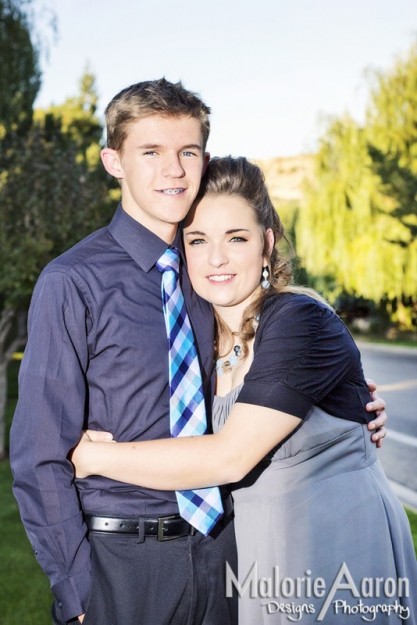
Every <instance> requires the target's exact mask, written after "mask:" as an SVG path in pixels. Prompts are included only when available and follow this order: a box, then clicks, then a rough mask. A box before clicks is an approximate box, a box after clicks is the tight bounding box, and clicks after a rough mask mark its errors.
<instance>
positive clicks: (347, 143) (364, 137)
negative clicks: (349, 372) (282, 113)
mask: <svg viewBox="0 0 417 625" xmlns="http://www.w3.org/2000/svg"><path fill="white" fill-rule="evenodd" d="M416 98H417V54H416V48H415V47H414V48H413V49H412V50H411V52H410V54H409V55H408V56H407V58H406V59H405V60H403V61H399V62H397V64H395V66H394V67H393V69H392V70H391V71H390V72H387V73H385V74H382V73H375V74H374V75H373V89H372V92H371V99H370V104H369V109H368V117H367V123H366V124H365V126H364V127H363V128H361V127H359V125H358V124H357V123H356V122H355V121H354V120H353V119H351V118H349V117H344V118H342V119H335V120H333V121H332V122H331V123H330V124H329V126H328V129H327V132H326V133H325V134H324V136H323V138H322V140H321V143H320V147H319V150H318V153H317V155H316V159H315V160H316V162H315V166H316V171H315V181H314V183H313V184H311V185H310V188H309V191H308V193H307V195H306V202H305V205H304V206H303V209H302V210H301V211H300V214H299V219H298V222H297V247H298V252H299V254H300V256H301V257H302V260H303V264H304V266H305V268H306V269H307V270H308V272H309V273H310V274H311V275H312V276H313V277H314V278H315V279H316V281H317V282H316V283H317V284H318V285H319V288H322V289H323V290H324V291H325V294H326V295H327V296H328V297H330V299H332V300H333V301H334V300H335V298H336V297H337V296H338V295H340V294H341V293H347V294H350V295H354V296H356V297H358V298H359V297H361V298H365V299H368V300H371V301H372V302H374V303H375V304H377V305H380V306H382V307H384V308H385V309H386V310H387V312H388V313H389V314H390V316H391V318H392V319H393V320H394V321H396V322H397V323H398V324H399V325H400V326H401V327H403V328H406V329H411V328H413V327H416V325H417V310H416V301H417V240H416V237H415V234H416V227H417V210H416V209H417V203H416V198H417V196H416V193H417V142H416V138H417V137H416V134H417V107H416V103H417V102H416Z"/></svg>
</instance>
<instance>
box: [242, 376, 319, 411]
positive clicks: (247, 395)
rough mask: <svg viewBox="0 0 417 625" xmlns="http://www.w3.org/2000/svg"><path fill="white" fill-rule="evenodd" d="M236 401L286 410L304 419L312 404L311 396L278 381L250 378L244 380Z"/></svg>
mask: <svg viewBox="0 0 417 625" xmlns="http://www.w3.org/2000/svg"><path fill="white" fill-rule="evenodd" d="M236 401H237V402H239V403H241V404H252V405H254V406H262V407H263V408H272V410H279V411H280V412H286V413H287V414H290V415H293V416H294V417H298V418H299V419H304V418H305V417H306V416H307V413H308V412H309V410H310V408H311V407H312V406H313V404H314V402H313V400H312V399H311V397H308V396H307V395H303V394H302V393H300V392H299V391H296V390H294V389H292V388H290V387H289V386H285V384H282V383H280V382H275V383H274V384H261V383H259V381H254V382H253V383H252V382H251V381H250V380H248V381H246V380H245V382H244V384H243V388H242V390H241V391H240V393H239V396H238V398H237V400H236Z"/></svg>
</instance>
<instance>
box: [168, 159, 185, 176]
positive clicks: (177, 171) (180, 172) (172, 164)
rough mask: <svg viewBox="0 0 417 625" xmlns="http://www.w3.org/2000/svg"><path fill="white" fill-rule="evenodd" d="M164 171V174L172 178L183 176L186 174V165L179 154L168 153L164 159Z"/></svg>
mask: <svg viewBox="0 0 417 625" xmlns="http://www.w3.org/2000/svg"><path fill="white" fill-rule="evenodd" d="M162 172H163V174H164V176H170V177H171V178H181V177H182V176H184V174H185V171H184V167H183V166H182V164H181V159H180V157H179V156H178V154H172V155H167V156H166V157H165V160H164V164H163V169H162Z"/></svg>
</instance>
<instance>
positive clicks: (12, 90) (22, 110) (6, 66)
mask: <svg viewBox="0 0 417 625" xmlns="http://www.w3.org/2000/svg"><path fill="white" fill-rule="evenodd" d="M30 5H31V2H30V0H0V58H1V63H0V93H1V98H0V124H1V125H2V126H3V134H4V131H6V132H7V131H9V130H11V129H13V128H14V129H16V128H22V127H23V128H27V127H28V126H29V125H30V122H31V118H32V107H33V102H34V100H35V98H36V95H37V93H38V91H39V87H40V80H41V72H40V68H39V50H38V49H37V47H36V46H35V45H34V44H33V41H32V38H31V29H32V25H31V20H30V14H29V11H30Z"/></svg>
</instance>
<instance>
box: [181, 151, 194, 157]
mask: <svg viewBox="0 0 417 625" xmlns="http://www.w3.org/2000/svg"><path fill="white" fill-rule="evenodd" d="M182 155H183V156H187V157H189V156H196V153H195V152H190V150H185V152H183V153H182Z"/></svg>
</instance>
